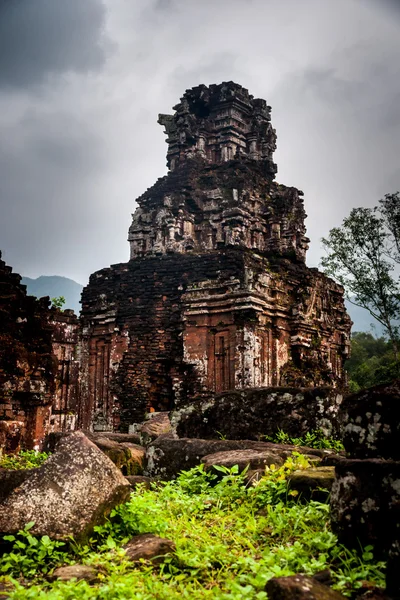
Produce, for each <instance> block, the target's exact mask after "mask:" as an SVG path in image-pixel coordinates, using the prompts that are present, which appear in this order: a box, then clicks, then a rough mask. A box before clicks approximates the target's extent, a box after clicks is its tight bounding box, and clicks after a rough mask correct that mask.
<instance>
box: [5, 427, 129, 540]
mask: <svg viewBox="0 0 400 600" xmlns="http://www.w3.org/2000/svg"><path fill="white" fill-rule="evenodd" d="M130 492H131V488H130V485H129V482H128V481H127V480H126V479H125V477H124V476H123V475H122V473H121V471H120V470H119V469H118V468H117V467H116V466H115V465H114V463H113V462H112V461H111V460H110V459H109V458H108V457H107V456H106V455H105V454H103V452H101V450H99V448H97V446H95V445H94V444H93V442H91V441H90V440H88V439H87V437H86V436H85V435H84V434H83V433H82V432H79V431H77V432H75V433H72V434H70V435H68V436H66V437H64V438H62V439H61V440H60V442H59V443H58V445H57V446H56V451H55V453H54V454H53V455H52V456H50V458H49V459H48V460H47V461H46V462H45V463H44V464H43V465H42V466H41V467H40V468H38V469H36V470H35V472H34V473H33V474H32V475H31V476H30V477H29V478H28V479H26V480H25V481H24V482H22V483H21V485H20V486H19V487H18V488H16V489H14V490H13V491H12V492H11V493H10V494H9V496H8V497H7V498H6V499H5V500H4V501H3V502H2V503H1V504H0V532H1V533H2V534H10V533H15V532H17V531H18V530H19V529H23V527H24V526H25V524H26V523H28V522H30V521H33V522H34V523H35V524H34V526H33V527H32V529H31V530H30V531H31V533H32V534H33V535H37V536H41V535H48V536H50V537H51V538H53V539H59V540H66V539H68V538H69V537H70V536H73V537H74V538H75V539H79V540H83V539H85V538H86V537H87V536H88V535H89V534H90V533H91V532H92V531H93V527H94V526H95V525H98V524H99V523H102V522H103V521H104V519H105V518H106V516H107V515H108V513H109V512H110V511H111V509H112V508H113V507H114V506H116V505H117V504H120V503H122V502H124V501H126V500H127V499H128V498H129V495H130Z"/></svg>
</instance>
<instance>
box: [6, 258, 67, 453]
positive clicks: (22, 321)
mask: <svg viewBox="0 0 400 600" xmlns="http://www.w3.org/2000/svg"><path fill="white" fill-rule="evenodd" d="M0 258H1V255H0ZM20 281H21V277H20V276H19V275H18V274H17V273H13V272H12V269H11V267H9V266H7V265H6V264H5V262H4V261H2V260H0V422H1V423H0V424H1V428H0V429H1V431H2V432H3V434H2V435H1V436H0V438H1V440H2V441H1V440H0V442H1V443H2V445H4V446H6V447H7V448H9V449H16V448H17V447H18V445H19V444H20V443H22V444H23V445H24V446H25V447H28V448H39V447H40V446H41V443H42V441H43V439H44V437H45V435H46V434H47V433H48V432H49V431H51V430H54V431H58V430H60V429H64V428H65V419H61V416H62V414H66V413H69V412H73V411H74V409H75V405H76V404H77V396H76V390H77V389H78V368H77V363H76V364H75V366H74V367H72V368H71V369H70V368H68V370H66V362H65V361H68V360H70V357H71V355H72V353H74V352H75V347H76V342H77V335H78V319H77V317H76V316H75V315H73V313H72V314H71V312H68V311H67V313H62V312H61V311H59V310H56V309H50V308H49V304H50V301H49V298H41V299H40V300H37V299H36V298H34V297H33V296H28V295H27V294H26V286H24V285H21V283H20ZM72 390H73V391H72ZM53 411H54V412H53ZM0 445H1V444H0Z"/></svg>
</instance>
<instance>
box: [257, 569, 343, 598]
mask: <svg viewBox="0 0 400 600" xmlns="http://www.w3.org/2000/svg"><path fill="white" fill-rule="evenodd" d="M265 591H266V592H267V594H268V600H344V599H345V596H342V594H339V592H336V591H335V590H332V589H331V588H329V587H328V586H326V585H323V584H322V583H319V582H318V581H316V580H315V579H313V578H311V577H306V576H305V575H292V576H289V577H273V578H272V579H270V580H269V581H268V582H267V584H266V586H265Z"/></svg>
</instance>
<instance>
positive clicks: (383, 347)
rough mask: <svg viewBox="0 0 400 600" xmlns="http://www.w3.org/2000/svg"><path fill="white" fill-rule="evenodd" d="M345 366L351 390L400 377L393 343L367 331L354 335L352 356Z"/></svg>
mask: <svg viewBox="0 0 400 600" xmlns="http://www.w3.org/2000/svg"><path fill="white" fill-rule="evenodd" d="M345 368H346V371H347V373H348V375H349V388H350V391H351V392H358V391H359V390H361V389H364V388H367V387H371V386H373V385H378V384H380V383H389V382H390V381H393V379H396V378H398V377H400V364H399V362H398V361H396V360H395V357H394V354H393V349H392V345H391V343H390V342H388V341H387V340H385V338H383V337H380V338H375V337H374V336H373V335H372V334H371V333H365V332H356V333H354V334H353V335H352V339H351V356H350V358H349V360H348V361H346V364H345Z"/></svg>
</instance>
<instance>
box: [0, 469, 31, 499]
mask: <svg viewBox="0 0 400 600" xmlns="http://www.w3.org/2000/svg"><path fill="white" fill-rule="evenodd" d="M36 470H37V469H36V468H35V469H0V502H2V501H3V500H5V499H6V498H7V496H8V495H9V494H11V492H12V491H13V490H15V488H17V487H19V486H20V485H21V483H23V482H24V481H25V479H28V477H30V476H31V475H33V473H34V472H35V471H36Z"/></svg>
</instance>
